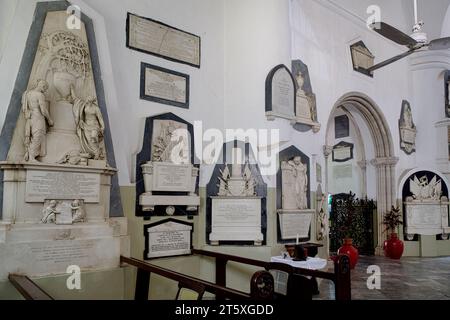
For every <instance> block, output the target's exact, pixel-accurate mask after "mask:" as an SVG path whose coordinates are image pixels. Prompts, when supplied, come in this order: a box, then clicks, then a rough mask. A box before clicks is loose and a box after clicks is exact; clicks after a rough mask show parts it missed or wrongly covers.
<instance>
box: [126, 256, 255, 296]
mask: <svg viewBox="0 0 450 320" xmlns="http://www.w3.org/2000/svg"><path fill="white" fill-rule="evenodd" d="M120 262H121V263H127V264H129V265H131V266H134V267H137V268H138V270H141V272H142V271H144V272H147V273H148V274H150V273H155V274H158V275H160V276H163V277H165V278H168V279H171V280H174V281H178V282H180V281H181V282H193V283H198V284H201V285H203V286H204V287H205V290H206V291H207V292H210V293H213V294H215V295H221V296H224V297H226V298H229V299H245V300H247V299H250V298H251V296H250V294H248V293H245V292H242V291H238V290H234V289H230V288H226V287H222V286H220V285H217V284H215V283H212V282H209V281H205V280H202V279H198V278H194V277H191V276H188V275H184V274H181V273H178V272H175V271H172V270H169V269H165V268H162V267H159V266H155V265H153V264H150V263H146V262H143V261H141V260H138V259H134V258H127V257H123V256H121V257H120ZM136 283H138V281H136ZM147 288H148V287H147ZM136 289H137V290H136V293H137V294H138V296H135V298H136V299H143V300H145V299H147V297H148V289H147V290H146V291H147V296H145V294H144V295H142V293H138V288H136ZM144 291H145V290H144Z"/></svg>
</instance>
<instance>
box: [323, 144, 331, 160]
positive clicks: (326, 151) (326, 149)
mask: <svg viewBox="0 0 450 320" xmlns="http://www.w3.org/2000/svg"><path fill="white" fill-rule="evenodd" d="M332 152H333V147H332V146H323V155H324V156H325V158H328V157H329V156H330V154H331V153H332Z"/></svg>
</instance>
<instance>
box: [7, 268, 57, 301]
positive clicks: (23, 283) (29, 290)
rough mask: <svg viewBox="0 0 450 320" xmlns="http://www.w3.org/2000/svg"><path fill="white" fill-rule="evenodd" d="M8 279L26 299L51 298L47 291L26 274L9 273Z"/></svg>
mask: <svg viewBox="0 0 450 320" xmlns="http://www.w3.org/2000/svg"><path fill="white" fill-rule="evenodd" d="M8 279H9V282H11V284H12V285H13V286H14V287H15V288H16V289H17V291H19V292H20V294H21V295H22V296H23V297H24V298H25V299H26V300H53V298H52V297H51V296H50V295H49V294H48V293H47V292H45V291H44V290H43V289H41V288H40V287H39V286H38V285H37V284H36V283H34V282H33V281H32V280H31V279H30V278H28V277H27V276H24V275H18V274H10V275H9V276H8Z"/></svg>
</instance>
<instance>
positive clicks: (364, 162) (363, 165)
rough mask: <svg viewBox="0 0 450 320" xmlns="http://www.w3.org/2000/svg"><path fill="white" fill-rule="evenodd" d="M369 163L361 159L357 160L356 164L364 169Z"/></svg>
mask: <svg viewBox="0 0 450 320" xmlns="http://www.w3.org/2000/svg"><path fill="white" fill-rule="evenodd" d="M368 165H369V161H366V160H363V161H358V166H359V167H360V168H361V169H362V170H365V169H367V166H368Z"/></svg>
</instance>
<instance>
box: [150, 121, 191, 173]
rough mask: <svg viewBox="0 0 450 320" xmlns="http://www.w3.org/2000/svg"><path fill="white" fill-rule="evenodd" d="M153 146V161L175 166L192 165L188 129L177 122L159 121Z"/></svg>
mask: <svg viewBox="0 0 450 320" xmlns="http://www.w3.org/2000/svg"><path fill="white" fill-rule="evenodd" d="M155 123H156V125H158V123H159V126H158V127H157V128H155V132H154V133H156V134H154V136H155V138H154V141H153V146H152V160H153V161H155V162H169V163H175V164H187V163H190V152H189V138H188V136H189V134H188V132H187V128H186V127H185V126H184V125H183V124H181V123H178V122H176V121H171V120H168V121H159V122H156V121H155Z"/></svg>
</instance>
